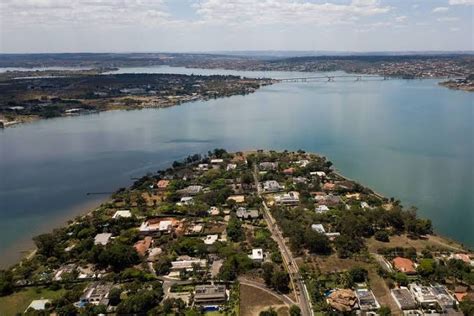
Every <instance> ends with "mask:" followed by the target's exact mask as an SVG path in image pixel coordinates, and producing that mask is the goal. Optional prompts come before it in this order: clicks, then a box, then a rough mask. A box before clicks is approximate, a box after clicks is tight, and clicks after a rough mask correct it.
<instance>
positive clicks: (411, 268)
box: [393, 257, 416, 274]
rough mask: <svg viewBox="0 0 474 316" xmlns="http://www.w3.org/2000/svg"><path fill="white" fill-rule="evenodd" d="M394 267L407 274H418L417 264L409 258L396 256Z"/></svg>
mask: <svg viewBox="0 0 474 316" xmlns="http://www.w3.org/2000/svg"><path fill="white" fill-rule="evenodd" d="M393 267H394V268H395V269H396V270H398V271H400V272H403V273H406V274H416V269H415V264H414V263H413V261H411V260H410V259H407V258H402V257H396V258H395V259H393Z"/></svg>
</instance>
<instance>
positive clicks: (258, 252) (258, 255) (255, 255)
mask: <svg viewBox="0 0 474 316" xmlns="http://www.w3.org/2000/svg"><path fill="white" fill-rule="evenodd" d="M249 258H250V259H252V260H253V261H256V262H263V249H261V248H256V249H252V254H251V255H249Z"/></svg>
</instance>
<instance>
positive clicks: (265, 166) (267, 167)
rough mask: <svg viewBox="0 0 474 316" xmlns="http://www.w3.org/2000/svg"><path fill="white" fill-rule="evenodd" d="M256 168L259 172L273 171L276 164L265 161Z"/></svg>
mask: <svg viewBox="0 0 474 316" xmlns="http://www.w3.org/2000/svg"><path fill="white" fill-rule="evenodd" d="M258 167H259V169H260V170H275V169H276V168H277V167H278V163H276V162H268V161H265V162H261V163H260V164H259V165H258Z"/></svg>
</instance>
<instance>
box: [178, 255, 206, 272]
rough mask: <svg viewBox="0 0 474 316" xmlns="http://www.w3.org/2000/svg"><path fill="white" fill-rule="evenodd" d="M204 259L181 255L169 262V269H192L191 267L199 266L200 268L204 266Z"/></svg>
mask: <svg viewBox="0 0 474 316" xmlns="http://www.w3.org/2000/svg"><path fill="white" fill-rule="evenodd" d="M206 266H207V260H206V259H197V258H191V257H187V256H184V257H181V258H178V260H176V261H172V262H171V271H192V270H193V267H199V268H201V269H204V268H206Z"/></svg>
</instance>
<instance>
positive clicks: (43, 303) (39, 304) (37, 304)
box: [25, 299, 51, 314]
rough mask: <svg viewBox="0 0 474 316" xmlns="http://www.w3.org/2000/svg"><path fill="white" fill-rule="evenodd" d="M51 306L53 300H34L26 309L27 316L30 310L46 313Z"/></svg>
mask: <svg viewBox="0 0 474 316" xmlns="http://www.w3.org/2000/svg"><path fill="white" fill-rule="evenodd" d="M50 304H51V300H46V299H40V300H34V301H32V302H31V303H30V305H28V307H27V308H26V309H25V314H26V312H27V311H28V310H35V311H44V310H45V309H46V308H47V307H48V306H49V305H50Z"/></svg>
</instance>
